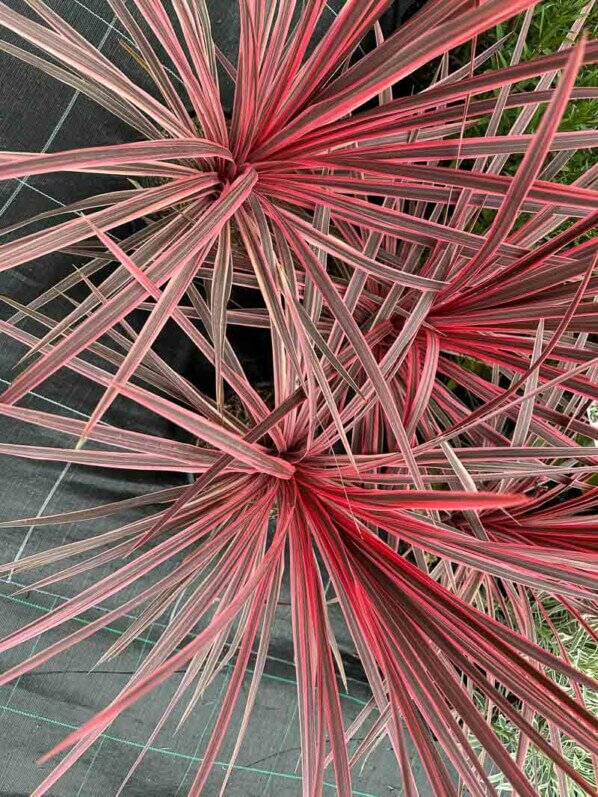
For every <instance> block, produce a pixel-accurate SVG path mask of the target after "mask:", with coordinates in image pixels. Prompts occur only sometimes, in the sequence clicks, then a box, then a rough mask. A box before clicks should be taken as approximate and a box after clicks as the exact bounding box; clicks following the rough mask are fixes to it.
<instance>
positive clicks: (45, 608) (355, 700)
mask: <svg viewBox="0 0 598 797" xmlns="http://www.w3.org/2000/svg"><path fill="white" fill-rule="evenodd" d="M31 591H32V592H36V591H37V590H31ZM0 598H2V599H3V600H8V601H12V602H13V603H18V604H21V605H23V606H27V607H29V608H31V609H37V610H39V611H43V612H45V611H49V610H50V608H51V607H50V606H44V605H43V604H40V603H34V602H33V601H30V600H26V599H25V598H19V597H18V596H16V595H8V594H6V593H0ZM62 599H63V600H67V599H66V598H64V596H62ZM95 608H97V607H95ZM72 620H73V622H75V623H79V624H80V625H89V624H90V623H91V620H86V619H85V618H83V617H73V618H72ZM154 625H159V626H160V627H166V626H165V625H164V624H162V623H155V624H154ZM99 631H107V632H108V633H110V634H115V635H116V636H122V635H123V633H124V631H121V630H120V629H119V628H114V626H110V625H106V626H104V627H103V628H101V629H98V633H99ZM189 636H191V637H195V636H196V634H190V635H189ZM134 641H135V642H141V643H143V644H146V645H155V644H156V642H155V641H154V640H153V639H149V638H148V637H142V636H139V637H137V638H136V639H135V640H134ZM285 663H286V662H285ZM232 666H233V665H232V664H227V665H226V668H227V669H229V668H231V667H232ZM246 672H247V673H249V674H251V673H253V670H252V669H251V667H248V668H247V670H246ZM262 677H263V678H267V679H268V680H270V681H278V682H279V683H286V684H292V685H293V686H297V681H295V680H294V679H293V678H284V677H283V676H281V675H271V674H269V673H264V674H263V676H262ZM339 695H340V697H343V698H345V699H346V700H350V701H351V702H353V703H357V704H358V705H360V706H365V705H366V703H367V701H366V700H362V699H361V698H359V697H355V696H354V695H350V694H348V693H347V692H339ZM0 708H1V707H0Z"/></svg>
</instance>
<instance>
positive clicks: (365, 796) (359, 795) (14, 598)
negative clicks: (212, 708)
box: [0, 589, 377, 797]
mask: <svg viewBox="0 0 598 797" xmlns="http://www.w3.org/2000/svg"><path fill="white" fill-rule="evenodd" d="M31 592H35V593H37V594H44V592H43V590H35V589H32V590H31ZM54 597H59V598H60V599H62V600H67V598H65V597H64V596H54ZM0 598H2V599H4V600H7V601H10V602H13V603H17V604H20V605H23V606H27V607H28V608H31V609H35V610H37V611H41V612H45V611H48V610H49V609H50V607H49V606H48V605H44V604H43V603H36V602H34V601H31V600H28V599H26V598H21V597H19V596H18V595H10V594H7V593H0ZM95 608H96V610H97V609H98V607H95ZM100 611H101V608H100ZM73 621H74V622H76V623H79V624H80V625H89V624H90V622H91V620H86V619H85V618H83V617H74V618H73ZM157 625H158V626H160V627H165V624H163V623H157ZM99 630H102V631H107V632H108V633H110V634H114V635H116V636H122V634H123V633H124V631H122V630H121V629H119V628H114V626H109V625H108V626H104V628H103V629H99ZM135 641H136V642H140V643H142V644H146V645H155V644H156V642H155V641H154V640H152V639H149V638H148V637H141V636H140V637H137V638H136V640H135ZM285 663H286V662H285ZM232 666H233V665H231V664H228V665H226V667H227V669H230V668H231V667H232ZM247 673H248V674H251V673H253V669H251V668H249V667H248V668H247ZM262 677H263V678H267V679H268V680H271V681H277V682H280V683H285V684H290V685H293V686H296V685H297V682H296V681H295V680H294V679H292V678H285V677H283V676H279V675H271V674H269V673H263V676H262ZM339 694H340V696H341V697H343V698H345V699H346V700H350V701H352V702H354V703H357V704H358V705H360V706H364V705H365V704H366V701H365V700H361V699H360V698H357V697H355V696H353V695H350V694H348V693H346V692H340V693H339ZM0 710H1V711H6V712H9V713H12V714H15V715H18V716H21V717H25V718H28V719H32V720H36V721H38V722H44V723H46V724H49V725H54V726H57V727H61V728H65V729H68V730H75V729H76V728H77V726H76V725H72V724H70V723H67V722H63V721H62V720H58V719H55V718H53V717H46V716H43V715H40V714H36V713H34V712H31V711H25V710H24V709H19V708H15V707H13V706H10V705H8V704H6V705H5V704H2V703H0ZM99 738H100V739H102V740H105V741H108V742H114V743H116V744H122V745H125V746H127V747H133V748H136V749H143V748H144V746H145V745H144V744H142V743H140V742H135V741H133V740H130V739H123V738H122V737H119V736H114V735H112V734H107V733H104V734H102V735H101V736H100V737H99ZM148 752H151V753H155V754H158V755H164V756H169V757H170V758H177V759H180V760H185V761H189V762H190V763H194V764H195V763H201V762H202V760H203V758H202V757H201V756H197V755H191V754H189V753H183V752H180V751H174V750H164V749H162V748H159V747H153V746H150V747H148ZM214 766H215V767H222V768H225V769H227V768H228V766H229V762H226V761H215V762H214ZM232 768H233V770H238V771H242V772H250V773H252V774H255V775H267V776H269V777H275V778H281V779H283V780H292V781H299V782H300V781H301V776H300V775H294V774H292V773H287V772H279V771H276V770H270V769H262V768H260V767H250V766H243V765H242V764H233V766H232ZM324 785H325V786H326V788H328V789H334V790H335V791H336V786H335V784H334V783H330V782H328V781H325V782H324ZM353 795H354V797H377V795H376V794H373V793H371V792H364V791H359V790H353Z"/></svg>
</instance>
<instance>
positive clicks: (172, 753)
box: [0, 704, 378, 797]
mask: <svg viewBox="0 0 598 797" xmlns="http://www.w3.org/2000/svg"><path fill="white" fill-rule="evenodd" d="M0 709H4V710H5V711H8V712H10V713H12V714H16V715H18V716H20V717H26V718H27V719H32V720H35V721H36V722H45V723H47V724H48V725H55V726H58V727H60V728H65V729H67V730H76V728H77V725H72V724H70V723H68V722H62V721H61V720H56V719H53V718H51V717H44V716H42V715H40V714H35V713H34V712H32V711H24V710H23V709H18V708H14V707H12V706H4V705H2V704H0ZM99 738H100V739H104V740H105V741H108V742H116V743H117V744H122V745H126V746H127V747H134V748H136V749H138V750H142V749H143V748H144V747H145V745H144V744H142V743H141V742H133V741H131V740H130V739H122V738H121V737H120V736H113V735H112V734H108V733H103V734H102V735H101V736H100V737H99ZM147 749H148V752H151V753H157V754H159V755H165V756H169V757H170V758H179V759H183V760H185V761H191V762H192V763H197V764H200V763H201V762H202V761H203V758H202V757H201V756H194V755H190V754H189V753H181V752H178V751H176V750H163V749H161V748H160V747H151V746H150V747H148V748H147ZM229 765H230V764H229V762H227V761H214V764H213V766H215V767H222V768H224V769H228V767H229ZM232 768H233V769H235V770H239V771H241V772H251V773H253V774H255V775H269V776H272V777H276V778H282V779H284V780H294V781H301V776H300V775H293V774H291V773H289V772H276V771H273V770H269V769H262V768H260V767H246V766H243V765H242V764H233V766H232ZM324 786H326V787H327V788H329V789H334V790H335V791H336V786H335V784H334V783H330V782H329V781H324ZM352 793H353V795H354V797H378V795H376V794H373V793H372V792H367V791H357V790H353V792H352Z"/></svg>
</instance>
